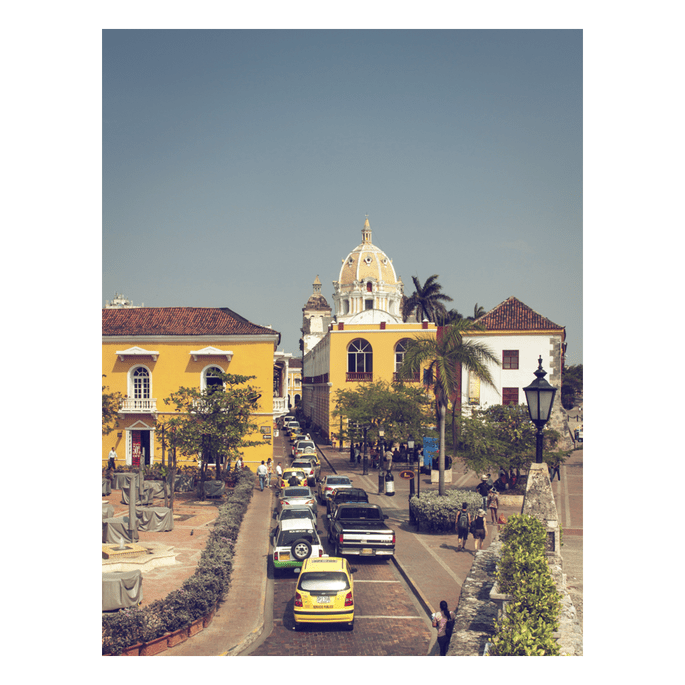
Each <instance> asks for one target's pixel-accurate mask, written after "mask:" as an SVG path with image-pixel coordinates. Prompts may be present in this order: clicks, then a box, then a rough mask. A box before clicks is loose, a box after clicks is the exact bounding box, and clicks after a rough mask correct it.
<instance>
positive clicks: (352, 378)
mask: <svg viewBox="0 0 685 685" xmlns="http://www.w3.org/2000/svg"><path fill="white" fill-rule="evenodd" d="M370 381H373V372H372V371H348V372H347V382H348V383H364V382H370Z"/></svg>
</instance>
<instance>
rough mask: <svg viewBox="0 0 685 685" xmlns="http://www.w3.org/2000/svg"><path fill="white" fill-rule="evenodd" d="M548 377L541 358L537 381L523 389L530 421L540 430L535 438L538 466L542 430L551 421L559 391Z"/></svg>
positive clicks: (540, 459)
mask: <svg viewBox="0 0 685 685" xmlns="http://www.w3.org/2000/svg"><path fill="white" fill-rule="evenodd" d="M546 375H547V372H546V371H544V370H543V368H542V357H540V359H538V368H537V370H536V371H535V380H534V381H533V382H532V383H531V384H530V385H529V386H528V387H527V388H523V392H525V393H526V402H527V403H528V413H529V414H530V420H531V421H532V422H533V423H534V424H535V427H536V428H537V429H538V432H537V435H536V438H535V463H536V464H542V429H543V428H544V427H545V424H546V423H547V422H548V421H549V416H550V414H551V413H552V405H553V404H554V396H555V395H556V393H557V389H556V388H555V387H553V386H551V385H550V384H549V383H548V382H547V381H546V380H545V376H546Z"/></svg>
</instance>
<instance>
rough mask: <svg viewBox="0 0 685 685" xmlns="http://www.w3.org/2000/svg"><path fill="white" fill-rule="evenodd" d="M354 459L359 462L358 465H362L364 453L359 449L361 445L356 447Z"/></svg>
mask: <svg viewBox="0 0 685 685" xmlns="http://www.w3.org/2000/svg"><path fill="white" fill-rule="evenodd" d="M354 457H355V459H356V460H357V464H361V463H362V451H361V450H360V449H359V445H355V447H354Z"/></svg>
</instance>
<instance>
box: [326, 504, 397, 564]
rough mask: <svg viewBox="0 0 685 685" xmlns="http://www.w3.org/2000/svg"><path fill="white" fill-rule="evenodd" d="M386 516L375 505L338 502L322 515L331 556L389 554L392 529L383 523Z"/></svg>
mask: <svg viewBox="0 0 685 685" xmlns="http://www.w3.org/2000/svg"><path fill="white" fill-rule="evenodd" d="M387 518H388V517H387V516H386V515H385V514H383V510H382V509H381V508H380V507H379V506H378V505H377V504H366V503H363V502H355V503H352V502H350V503H349V504H340V505H338V507H337V508H336V510H335V512H334V513H333V514H328V515H327V516H326V521H327V523H328V541H329V542H330V543H331V544H332V545H333V549H334V552H333V555H334V556H336V557H342V556H346V555H359V556H368V557H373V556H381V555H385V556H392V555H393V554H394V553H395V531H394V530H392V529H391V528H388V527H387V526H386V525H385V519H387Z"/></svg>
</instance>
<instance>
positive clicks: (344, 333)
mask: <svg viewBox="0 0 685 685" xmlns="http://www.w3.org/2000/svg"><path fill="white" fill-rule="evenodd" d="M371 238H372V234H371V226H370V224H369V220H368V217H367V219H366V221H365V222H364V226H363V228H362V242H361V243H360V244H359V245H358V246H357V247H356V248H355V249H354V250H352V252H350V253H349V254H348V255H347V257H346V258H345V259H343V260H342V266H341V268H340V275H339V277H338V280H337V281H334V282H333V287H334V294H333V301H334V303H335V308H336V315H335V317H334V318H332V319H331V320H330V322H329V323H328V325H327V328H326V329H325V330H323V331H321V333H319V334H318V335H316V326H312V325H310V322H309V320H308V317H309V318H311V317H312V316H317V315H318V316H320V315H321V314H320V312H321V311H323V309H325V308H324V307H323V306H319V307H318V308H314V307H311V306H305V308H304V309H303V326H302V331H303V335H304V336H305V337H304V338H303V341H304V342H303V343H302V344H301V349H303V351H304V352H305V354H304V357H303V360H302V377H303V388H302V389H303V393H302V409H303V412H304V415H305V416H306V417H307V418H309V419H310V420H311V421H312V424H313V425H314V426H315V427H317V428H318V429H320V431H321V432H322V433H323V434H324V435H325V436H327V437H328V438H333V436H335V435H337V434H338V433H339V427H338V421H337V420H336V419H335V418H334V417H333V411H334V410H335V399H336V391H337V390H339V389H354V388H356V387H358V385H359V383H364V382H369V381H371V382H375V381H379V380H384V381H387V382H388V383H392V382H393V380H395V379H396V373H397V371H398V370H399V367H400V366H401V365H402V361H403V359H404V352H405V349H406V343H407V342H408V341H409V340H411V339H412V338H413V337H414V336H416V335H417V334H420V333H422V334H428V335H435V334H436V331H437V328H436V326H435V324H434V323H429V322H427V321H424V322H423V323H415V322H404V321H402V315H401V312H402V297H403V284H402V280H401V279H400V278H399V277H398V276H397V274H396V272H395V268H394V266H393V263H392V260H391V259H390V258H389V257H388V256H387V255H386V254H385V253H384V252H383V251H382V250H381V249H380V248H378V247H376V246H375V245H374V244H373V243H372V240H371ZM317 286H318V288H317ZM319 295H320V281H319V280H318V277H317V279H316V280H315V282H314V296H319ZM310 302H311V298H310ZM308 305H309V303H308ZM317 309H318V311H317ZM415 382H417V383H418V382H419V379H418V377H417V378H416V381H415Z"/></svg>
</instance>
